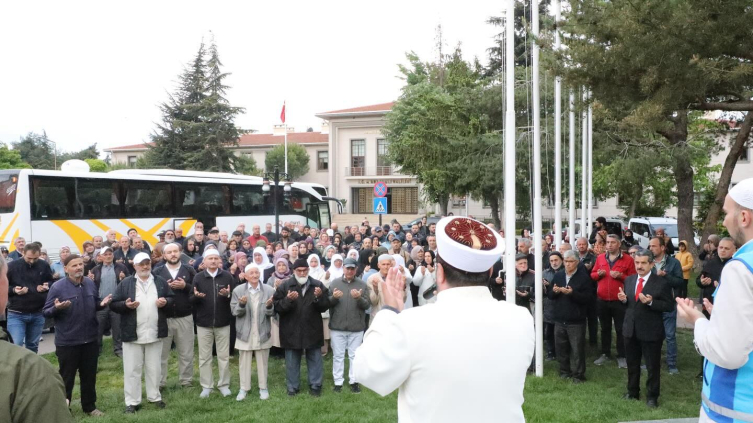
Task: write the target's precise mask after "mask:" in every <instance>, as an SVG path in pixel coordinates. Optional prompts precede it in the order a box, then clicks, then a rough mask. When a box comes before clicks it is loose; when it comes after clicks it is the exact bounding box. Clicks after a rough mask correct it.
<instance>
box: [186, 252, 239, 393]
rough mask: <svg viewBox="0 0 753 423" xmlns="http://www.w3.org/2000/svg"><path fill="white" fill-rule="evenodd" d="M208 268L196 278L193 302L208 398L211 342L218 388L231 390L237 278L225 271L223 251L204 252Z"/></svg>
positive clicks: (202, 384)
mask: <svg viewBox="0 0 753 423" xmlns="http://www.w3.org/2000/svg"><path fill="white" fill-rule="evenodd" d="M203 259H204V260H203V263H204V265H205V267H206V268H205V269H204V270H202V271H201V272H199V273H197V274H196V276H194V278H193V292H191V297H190V298H191V304H193V307H194V309H195V310H196V326H197V335H198V338H199V377H200V380H201V387H202V388H203V389H202V390H201V395H200V396H199V397H200V398H209V395H210V394H211V393H212V389H213V388H214V376H213V374H212V344H216V345H217V367H218V369H219V376H220V378H219V380H218V381H217V389H219V391H220V393H221V394H222V396H224V397H226V396H228V395H230V394H231V392H230V323H231V321H232V315H231V313H230V296H231V295H232V292H233V288H235V286H234V278H233V275H231V274H230V273H229V272H227V271H225V270H222V259H221V258H220V253H219V251H217V250H216V249H214V248H208V249H207V250H206V251H204V255H203Z"/></svg>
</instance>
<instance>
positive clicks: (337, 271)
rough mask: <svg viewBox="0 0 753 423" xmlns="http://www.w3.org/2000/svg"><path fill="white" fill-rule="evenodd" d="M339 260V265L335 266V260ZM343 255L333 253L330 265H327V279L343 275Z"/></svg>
mask: <svg viewBox="0 0 753 423" xmlns="http://www.w3.org/2000/svg"><path fill="white" fill-rule="evenodd" d="M337 260H340V267H337V266H335V261H337ZM342 262H343V256H341V255H340V254H335V255H334V256H332V265H331V266H330V267H329V270H328V271H329V280H333V279H337V278H339V277H340V276H342V275H343V264H342Z"/></svg>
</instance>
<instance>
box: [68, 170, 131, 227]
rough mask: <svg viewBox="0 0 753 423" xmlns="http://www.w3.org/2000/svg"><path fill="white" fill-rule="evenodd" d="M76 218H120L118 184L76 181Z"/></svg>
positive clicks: (113, 182)
mask: <svg viewBox="0 0 753 423" xmlns="http://www.w3.org/2000/svg"><path fill="white" fill-rule="evenodd" d="M74 210H75V212H76V217H78V218H81V219H107V218H115V217H120V215H121V213H120V200H118V182H117V181H115V180H110V179H76V204H75V205H74Z"/></svg>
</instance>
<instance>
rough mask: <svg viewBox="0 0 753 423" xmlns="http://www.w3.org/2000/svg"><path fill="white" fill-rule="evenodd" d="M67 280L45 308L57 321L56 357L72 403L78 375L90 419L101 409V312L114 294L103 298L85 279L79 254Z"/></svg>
mask: <svg viewBox="0 0 753 423" xmlns="http://www.w3.org/2000/svg"><path fill="white" fill-rule="evenodd" d="M64 264H65V273H66V274H67V275H68V277H65V278H63V279H61V280H59V281H58V282H57V283H55V284H54V285H53V286H52V288H50V292H49V294H48V295H47V301H46V302H45V305H44V315H45V317H49V318H54V319H55V329H56V331H55V355H56V356H57V358H58V365H59V367H60V376H61V377H62V378H63V382H64V383H65V394H66V398H67V400H68V403H69V404H70V402H71V398H72V396H73V385H74V384H75V381H76V373H78V375H79V382H80V385H81V408H82V409H83V410H84V413H86V414H89V415H90V416H95V417H99V416H102V415H104V413H102V412H101V411H99V410H97V406H96V402H97V390H96V385H97V362H98V360H99V347H98V346H97V332H98V324H97V312H98V310H102V309H104V308H106V307H107V306H108V305H109V304H110V300H111V299H112V294H108V295H107V296H105V297H100V296H99V292H98V289H97V286H96V285H94V281H92V280H91V279H89V278H85V277H84V260H83V259H82V258H81V257H80V256H79V255H77V254H73V255H69V256H68V257H66V259H65V263H64Z"/></svg>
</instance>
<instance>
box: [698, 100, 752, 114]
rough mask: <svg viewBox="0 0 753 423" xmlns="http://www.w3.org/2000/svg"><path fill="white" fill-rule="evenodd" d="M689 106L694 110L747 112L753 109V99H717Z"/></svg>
mask: <svg viewBox="0 0 753 423" xmlns="http://www.w3.org/2000/svg"><path fill="white" fill-rule="evenodd" d="M688 108H690V109H692V110H722V111H725V112H746V111H748V112H749V111H753V101H751V100H744V101H716V102H709V103H707V102H705V101H703V102H700V103H698V104H691V105H689V106H688Z"/></svg>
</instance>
